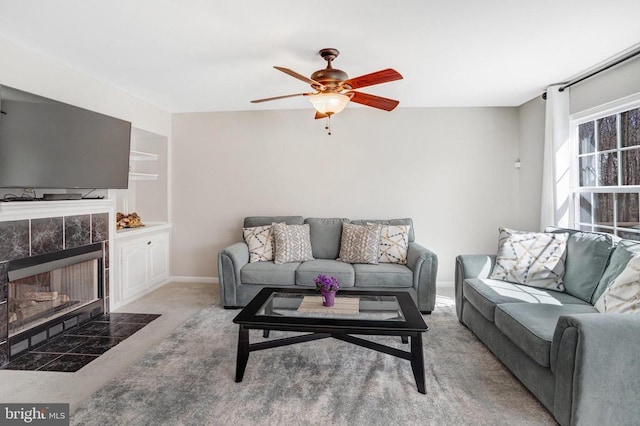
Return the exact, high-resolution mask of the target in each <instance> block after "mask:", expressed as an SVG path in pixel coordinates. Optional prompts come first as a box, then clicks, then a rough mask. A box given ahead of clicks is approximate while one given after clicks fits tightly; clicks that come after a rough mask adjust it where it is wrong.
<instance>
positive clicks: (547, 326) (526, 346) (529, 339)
mask: <svg viewBox="0 0 640 426" xmlns="http://www.w3.org/2000/svg"><path fill="white" fill-rule="evenodd" d="M597 312H598V311H596V309H595V308H594V307H593V306H591V305H588V304H584V305H548V304H531V303H503V304H500V305H498V307H497V308H496V315H495V323H496V327H497V328H498V330H500V331H501V332H502V333H503V334H504V335H505V336H507V337H508V338H509V339H510V340H511V341H512V342H513V343H514V344H515V345H516V346H517V347H519V348H520V349H521V350H522V351H523V352H524V353H526V354H527V355H529V357H530V358H531V359H533V360H534V361H535V362H537V363H538V364H540V365H542V366H543V367H549V366H550V362H549V359H550V353H551V342H552V341H553V333H554V331H555V329H556V324H557V323H558V318H560V316H561V315H574V314H592V313H597Z"/></svg>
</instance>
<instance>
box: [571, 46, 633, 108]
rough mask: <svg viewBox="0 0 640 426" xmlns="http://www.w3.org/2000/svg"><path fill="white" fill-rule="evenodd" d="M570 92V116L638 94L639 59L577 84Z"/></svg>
mask: <svg viewBox="0 0 640 426" xmlns="http://www.w3.org/2000/svg"><path fill="white" fill-rule="evenodd" d="M570 90H571V92H570V93H571V113H572V114H575V113H577V112H580V111H584V110H587V109H589V108H593V107H597V106H599V105H602V104H605V103H607V102H611V101H615V100H618V99H621V98H624V97H625V96H629V95H632V94H634V93H640V57H637V56H636V57H635V58H634V59H631V60H629V61H627V62H624V63H623V64H621V65H618V66H616V67H614V68H611V69H610V70H607V71H605V72H603V73H601V74H598V75H597V76H595V77H592V78H590V79H588V80H585V81H583V82H582V83H578V84H576V85H575V86H572V87H571V88H570Z"/></svg>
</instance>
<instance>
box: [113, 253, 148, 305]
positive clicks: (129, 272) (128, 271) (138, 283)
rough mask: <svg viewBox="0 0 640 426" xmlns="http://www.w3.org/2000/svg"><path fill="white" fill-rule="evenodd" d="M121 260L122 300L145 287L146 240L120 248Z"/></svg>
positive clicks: (146, 271)
mask: <svg viewBox="0 0 640 426" xmlns="http://www.w3.org/2000/svg"><path fill="white" fill-rule="evenodd" d="M120 259H121V262H122V298H123V299H124V300H126V299H128V298H129V297H131V296H133V295H135V294H138V293H140V292H141V291H144V290H146V289H147V286H148V282H149V275H148V268H147V264H148V259H149V250H148V248H147V241H142V242H139V243H135V244H128V245H125V246H122V247H121V248H120Z"/></svg>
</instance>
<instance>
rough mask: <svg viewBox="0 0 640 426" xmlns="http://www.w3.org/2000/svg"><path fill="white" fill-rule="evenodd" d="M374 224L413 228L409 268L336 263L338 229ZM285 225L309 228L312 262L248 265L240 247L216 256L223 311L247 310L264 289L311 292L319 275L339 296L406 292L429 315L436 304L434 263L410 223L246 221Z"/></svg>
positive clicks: (289, 218)
mask: <svg viewBox="0 0 640 426" xmlns="http://www.w3.org/2000/svg"><path fill="white" fill-rule="evenodd" d="M343 221H349V222H350V223H353V224H364V223H366V222H375V223H381V224H387V225H411V227H410V229H409V249H408V252H407V265H406V266H405V265H399V264H391V263H380V264H377V265H369V264H349V263H343V262H339V261H337V260H336V259H337V258H338V255H339V253H340V239H341V236H342V223H343ZM273 222H279V223H281V222H285V223H287V224H289V225H302V224H309V227H310V239H311V247H312V252H313V257H314V259H315V260H311V261H306V262H295V263H285V264H281V265H276V264H274V263H273V262H254V263H249V249H248V246H247V244H246V243H245V242H244V241H241V242H237V243H235V244H232V245H231V246H229V247H227V248H225V249H223V250H222V251H220V253H219V254H218V276H219V280H220V296H221V297H220V299H221V300H222V304H223V306H224V307H225V308H237V307H242V306H245V305H246V304H247V303H249V301H250V300H251V299H252V298H253V297H254V296H255V295H256V294H257V293H258V292H259V291H260V289H262V288H264V287H268V286H270V287H314V286H315V285H314V279H315V278H316V277H317V276H318V274H326V275H329V276H335V277H336V278H338V280H339V281H340V291H349V290H350V289H353V290H378V291H379V290H384V289H393V290H403V291H406V292H408V293H409V294H410V295H411V296H412V297H413V299H414V301H415V302H416V304H417V306H418V308H419V309H420V311H421V312H423V313H431V311H432V310H433V308H434V306H435V299H436V274H437V272H438V257H437V256H436V255H435V253H433V252H431V251H429V250H428V249H426V248H425V247H423V246H421V245H420V244H417V243H416V242H415V237H414V236H415V234H414V229H413V221H412V220H411V219H392V220H349V219H345V218H306V219H303V218H302V216H274V217H262V216H261V217H247V218H245V219H244V227H245V228H249V227H255V226H265V225H271V223H273Z"/></svg>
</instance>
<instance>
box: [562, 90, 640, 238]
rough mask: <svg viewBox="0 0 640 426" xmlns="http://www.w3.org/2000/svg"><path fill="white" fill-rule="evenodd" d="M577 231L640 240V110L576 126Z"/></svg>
mask: <svg viewBox="0 0 640 426" xmlns="http://www.w3.org/2000/svg"><path fill="white" fill-rule="evenodd" d="M572 127H573V128H574V129H573V130H574V132H573V138H572V140H573V147H574V150H575V151H574V152H575V155H574V160H575V161H574V167H573V170H574V176H573V179H574V185H573V190H572V202H573V222H574V227H575V228H576V229H581V230H583V231H599V232H607V233H611V234H616V235H618V236H620V237H622V238H628V239H634V240H640V107H638V102H636V105H634V107H633V108H629V106H627V107H626V108H622V109H621V110H620V111H610V112H607V113H601V114H599V115H598V114H596V115H591V116H589V117H586V118H583V119H581V120H576V121H574V122H573V126H572Z"/></svg>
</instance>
